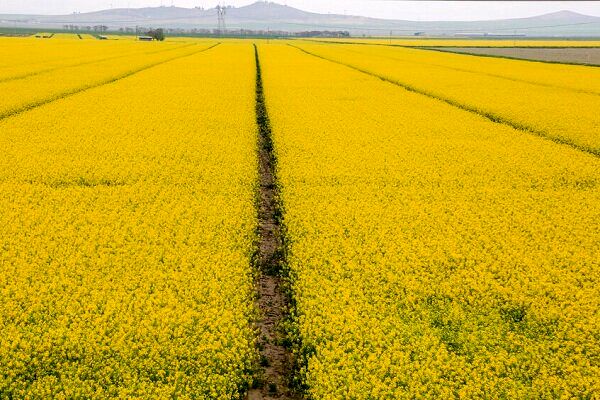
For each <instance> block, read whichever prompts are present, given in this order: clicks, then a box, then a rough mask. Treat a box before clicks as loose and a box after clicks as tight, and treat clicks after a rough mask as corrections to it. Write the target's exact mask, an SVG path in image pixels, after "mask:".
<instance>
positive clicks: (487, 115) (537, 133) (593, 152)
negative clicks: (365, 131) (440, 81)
mask: <svg viewBox="0 0 600 400" xmlns="http://www.w3.org/2000/svg"><path fill="white" fill-rule="evenodd" d="M288 46H290V47H293V48H295V49H297V50H299V51H302V52H304V53H306V54H308V55H311V56H313V57H316V58H320V59H322V60H325V61H329V62H332V63H334V64H338V65H343V66H345V67H347V68H351V69H353V70H355V71H358V72H361V73H363V74H366V75H370V76H372V77H374V78H378V79H380V80H382V81H384V82H387V83H391V84H393V85H396V86H398V87H401V88H403V89H405V90H407V91H409V92H413V93H417V94H420V95H423V96H427V97H429V98H432V99H435V100H439V101H442V102H444V103H446V104H449V105H451V106H453V107H456V108H459V109H461V110H464V111H468V112H470V113H473V114H477V115H479V116H481V117H483V118H486V119H488V120H490V121H492V122H494V123H497V124H502V125H506V126H510V127H511V128H513V129H516V130H519V131H522V132H526V133H529V134H532V135H534V136H537V137H539V138H542V139H545V140H549V141H551V142H554V143H556V144H560V145H565V146H569V147H571V148H573V149H575V150H578V151H581V152H584V153H587V154H590V155H592V156H595V157H600V149H593V148H590V147H587V146H584V145H580V144H578V143H575V142H574V141H573V140H570V139H567V138H563V137H558V136H553V135H550V134H548V133H547V132H545V131H542V130H538V129H535V128H532V127H530V126H528V125H525V124H521V123H518V122H515V121H512V120H510V119H508V118H504V117H502V116H500V115H497V114H494V113H491V112H487V111H483V110H480V109H478V108H475V107H472V106H469V105H466V104H463V103H459V102H458V101H456V100H452V99H449V98H446V97H442V96H439V95H437V94H434V93H431V92H429V91H426V90H423V89H419V88H417V87H415V86H412V85H409V84H406V83H402V82H400V81H397V80H395V79H392V78H388V77H386V76H383V75H379V74H376V73H374V72H371V71H367V70H365V69H362V68H360V67H356V66H354V65H351V64H347V63H344V62H341V61H336V60H332V59H330V58H327V57H324V56H321V55H318V54H315V53H312V52H310V51H308V50H305V49H303V48H301V47H298V46H295V45H293V44H289V43H288Z"/></svg>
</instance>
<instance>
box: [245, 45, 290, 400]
mask: <svg viewBox="0 0 600 400" xmlns="http://www.w3.org/2000/svg"><path fill="white" fill-rule="evenodd" d="M254 52H255V57H256V120H257V124H258V128H259V135H258V151H259V154H258V158H259V166H258V167H259V180H260V188H259V193H258V223H259V226H258V233H259V243H258V254H257V255H256V264H257V268H258V271H257V272H258V278H257V283H256V286H257V291H258V293H257V306H258V308H259V310H260V314H261V315H260V320H259V321H258V322H257V328H258V330H259V335H260V336H259V340H258V348H259V352H260V366H261V371H260V374H261V376H260V377H259V383H258V385H257V386H258V387H256V388H253V389H250V391H249V392H248V397H247V398H248V400H258V399H300V396H299V395H298V394H297V393H295V391H294V390H293V388H292V384H291V383H292V375H293V362H292V361H293V360H292V355H291V352H290V350H289V348H288V347H286V346H285V345H284V343H285V340H284V339H285V336H286V335H285V332H284V329H283V326H282V323H283V322H284V321H285V318H286V316H287V313H288V302H287V299H286V296H285V290H284V278H283V277H282V274H281V271H282V265H283V263H284V255H283V254H284V253H283V251H282V249H283V246H284V240H283V230H282V226H281V218H280V217H281V211H280V208H279V190H278V185H277V181H276V158H275V155H274V153H273V141H272V138H271V128H270V123H269V117H268V114H267V109H266V105H265V99H264V93H263V85H262V75H261V69H260V60H259V56H258V49H257V47H256V45H255V46H254Z"/></svg>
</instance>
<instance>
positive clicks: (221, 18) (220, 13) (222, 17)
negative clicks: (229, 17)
mask: <svg viewBox="0 0 600 400" xmlns="http://www.w3.org/2000/svg"><path fill="white" fill-rule="evenodd" d="M225 13H226V8H225V7H222V6H217V18H218V19H219V29H218V32H219V35H222V34H223V33H225V29H226V26H225Z"/></svg>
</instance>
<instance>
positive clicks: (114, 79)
mask: <svg viewBox="0 0 600 400" xmlns="http://www.w3.org/2000/svg"><path fill="white" fill-rule="evenodd" d="M220 44H221V43H220V42H219V43H216V44H214V45H212V46H210V47H207V48H203V49H202V50H198V51H194V52H192V53H186V54H181V55H177V56H175V57H171V58H168V59H166V60H161V61H157V62H154V63H151V64H146V65H144V66H142V67H140V68H137V69H134V70H131V71H127V72H125V73H122V74H119V75H117V76H113V77H112V78H109V79H106V80H102V81H100V82H97V83H95V84H92V85H85V86H80V87H78V88H75V89H71V90H67V91H66V92H62V93H59V94H57V95H54V96H50V97H47V98H45V99H42V100H38V101H34V102H33V103H29V104H27V105H25V106H22V107H18V108H16V109H12V110H9V111H6V112H4V113H0V121H3V120H5V119H7V118H11V117H14V116H17V115H20V114H23V113H25V112H27V111H30V110H33V109H35V108H38V107H41V106H43V105H45V104H49V103H52V102H54V101H57V100H60V99H64V98H67V97H70V96H73V95H75V94H77V93H81V92H85V91H86V90H90V89H95V88H97V87H101V86H104V85H108V84H111V83H114V82H117V81H120V80H122V79H125V78H128V77H130V76H132V75H135V74H137V73H139V72H142V71H145V70H147V69H150V68H153V67H156V66H158V65H161V64H165V63H168V62H170V61H174V60H178V59H180V58H185V57H190V56H193V55H194V54H198V53H203V52H205V51H208V50H210V49H212V48H214V47H216V46H218V45H220Z"/></svg>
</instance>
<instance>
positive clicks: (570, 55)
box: [426, 47, 600, 66]
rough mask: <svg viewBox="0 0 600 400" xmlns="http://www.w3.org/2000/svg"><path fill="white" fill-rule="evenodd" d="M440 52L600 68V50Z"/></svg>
mask: <svg viewBox="0 0 600 400" xmlns="http://www.w3.org/2000/svg"><path fill="white" fill-rule="evenodd" d="M426 50H438V51H446V52H451V53H462V54H469V55H477V56H490V57H501V58H513V59H518V60H529V61H543V62H550V63H557V64H581V65H595V66H600V48H596V47H594V48H577V47H568V48H534V47H532V48H523V47H498V48H493V47H436V48H432V49H426Z"/></svg>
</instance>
